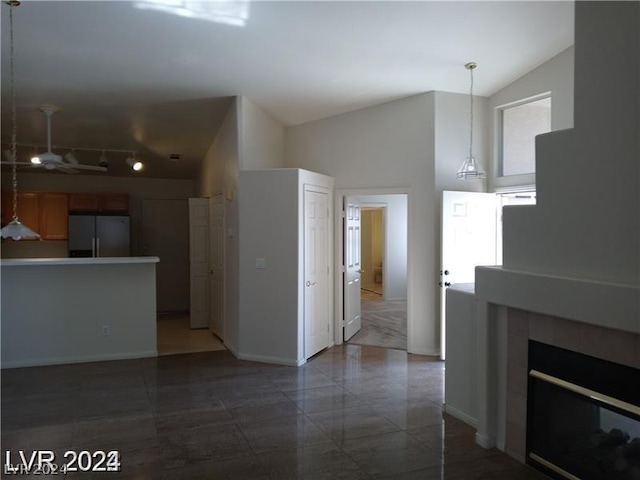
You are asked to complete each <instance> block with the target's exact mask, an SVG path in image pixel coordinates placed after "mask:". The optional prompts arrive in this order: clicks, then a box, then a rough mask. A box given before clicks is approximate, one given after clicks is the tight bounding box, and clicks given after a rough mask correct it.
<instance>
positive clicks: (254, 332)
mask: <svg viewBox="0 0 640 480" xmlns="http://www.w3.org/2000/svg"><path fill="white" fill-rule="evenodd" d="M240 187H241V189H242V198H241V199H240V226H241V231H242V234H241V236H240V251H241V252H242V256H241V258H240V279H241V285H240V299H241V303H240V339H241V344H240V350H239V353H240V355H241V356H246V355H253V356H260V357H271V358H272V359H274V360H277V359H280V360H281V361H280V362H279V363H287V362H290V363H293V364H295V363H296V362H297V360H298V351H297V346H298V341H297V338H298V337H297V336H298V303H299V302H300V299H299V298H298V295H297V289H298V262H299V261H300V259H299V258H298V242H299V238H298V209H299V205H298V171H297V170H294V169H291V170H270V171H242V172H241V173H240ZM257 258H264V259H265V261H266V267H267V268H266V269H264V270H257V269H256V259H257Z"/></svg>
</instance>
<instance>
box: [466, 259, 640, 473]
mask: <svg viewBox="0 0 640 480" xmlns="http://www.w3.org/2000/svg"><path fill="white" fill-rule="evenodd" d="M476 316H477V327H478V357H477V366H478V377H477V378H478V419H477V420H478V430H477V433H476V441H477V443H478V444H480V445H482V446H483V447H485V448H490V447H493V446H497V447H498V448H499V449H500V450H503V451H504V452H505V453H507V454H508V455H510V456H511V457H513V458H515V459H516V460H519V461H520V462H522V463H524V462H525V448H526V415H527V379H528V372H527V362H528V341H529V340H535V341H538V342H541V343H546V344H549V345H552V346H556V347H560V348H564V349H567V350H571V351H575V352H579V353H583V354H585V355H589V356H592V357H596V358H600V359H603V360H607V361H610V362H614V363H619V364H622V365H626V366H630V367H633V368H638V369H640V287H639V286H636V285H620V284H612V283H607V282H597V281H591V280H583V279H571V278H566V277H557V276H549V275H542V274H535V273H531V272H519V271H514V270H509V269H505V268H502V267H477V268H476Z"/></svg>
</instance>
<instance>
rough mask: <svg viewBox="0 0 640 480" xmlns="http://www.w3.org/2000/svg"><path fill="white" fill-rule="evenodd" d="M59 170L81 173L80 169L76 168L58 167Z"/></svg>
mask: <svg viewBox="0 0 640 480" xmlns="http://www.w3.org/2000/svg"><path fill="white" fill-rule="evenodd" d="M57 170H60V171H61V172H64V173H80V170H76V169H75V168H58V169H57Z"/></svg>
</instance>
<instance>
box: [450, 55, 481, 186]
mask: <svg viewBox="0 0 640 480" xmlns="http://www.w3.org/2000/svg"><path fill="white" fill-rule="evenodd" d="M477 66H478V65H477V64H476V63H475V62H470V63H467V64H466V65H465V66H464V68H466V69H467V70H469V74H470V75H471V87H470V89H469V156H468V157H467V158H466V160H465V161H464V162H463V163H462V166H461V167H460V168H459V169H458V174H457V176H458V178H460V179H462V180H475V179H479V178H486V176H487V174H486V173H485V172H484V170H483V169H482V167H481V166H480V164H479V163H478V161H477V160H476V159H475V158H474V157H473V70H474V69H475V68H476V67H477Z"/></svg>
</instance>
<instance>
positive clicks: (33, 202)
mask: <svg viewBox="0 0 640 480" xmlns="http://www.w3.org/2000/svg"><path fill="white" fill-rule="evenodd" d="M68 215H69V205H68V196H67V194H66V193H49V192H18V219H19V220H20V223H22V224H23V225H26V226H27V227H29V228H30V229H31V230H33V231H35V232H37V233H38V234H39V235H40V238H41V239H42V240H66V239H67V238H68ZM12 219H13V192H12V191H3V192H2V223H3V225H5V224H7V223H9V222H10V221H11V220H12Z"/></svg>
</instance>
